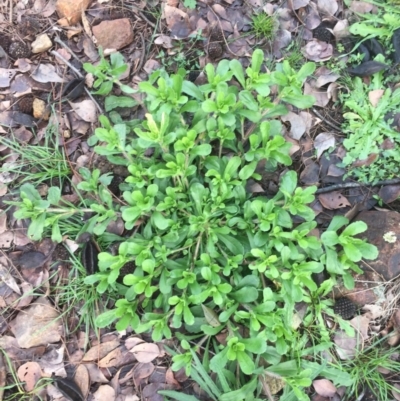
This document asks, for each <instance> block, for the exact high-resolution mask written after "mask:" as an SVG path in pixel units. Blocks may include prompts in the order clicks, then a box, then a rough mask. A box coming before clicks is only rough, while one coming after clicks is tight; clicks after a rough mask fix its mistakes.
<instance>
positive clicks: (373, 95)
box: [368, 89, 385, 107]
mask: <svg viewBox="0 0 400 401" xmlns="http://www.w3.org/2000/svg"><path fill="white" fill-rule="evenodd" d="M384 93H385V91H384V90H383V89H375V90H372V91H370V92H369V93H368V99H369V102H370V103H371V104H372V106H373V107H376V106H377V105H378V103H379V100H381V97H382V96H383V94H384Z"/></svg>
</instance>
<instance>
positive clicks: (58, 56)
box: [50, 50, 103, 113]
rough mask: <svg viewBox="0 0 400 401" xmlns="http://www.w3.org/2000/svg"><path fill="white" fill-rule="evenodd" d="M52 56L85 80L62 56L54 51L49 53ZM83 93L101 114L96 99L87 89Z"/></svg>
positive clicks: (101, 111)
mask: <svg viewBox="0 0 400 401" xmlns="http://www.w3.org/2000/svg"><path fill="white" fill-rule="evenodd" d="M50 53H51V54H52V55H53V56H55V57H56V58H58V59H59V60H61V61H62V62H63V63H65V64H66V65H67V66H68V67H69V68H71V70H72V71H74V72H75V74H76V75H77V76H78V77H79V78H85V77H84V76H83V75H82V74H81V73H80V71H79V70H77V69H76V68H75V67H74V66H73V65H72V64H71V63H70V62H69V61H67V60H66V59H65V58H64V57H63V56H61V54H60V53H57V52H56V51H55V50H52V51H51V52H50ZM85 92H86V93H87V94H88V95H89V97H90V99H92V101H93V102H94V104H95V105H96V107H97V110H99V112H100V113H103V110H102V108H101V107H100V105H99V104H98V103H97V102H96V99H95V98H94V97H93V96H92V94H91V93H90V91H89V89H88V88H86V87H85Z"/></svg>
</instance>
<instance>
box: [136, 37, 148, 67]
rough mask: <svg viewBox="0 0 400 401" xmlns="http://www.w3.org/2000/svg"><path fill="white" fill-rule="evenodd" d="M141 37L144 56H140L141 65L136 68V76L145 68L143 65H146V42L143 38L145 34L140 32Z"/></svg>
mask: <svg viewBox="0 0 400 401" xmlns="http://www.w3.org/2000/svg"><path fill="white" fill-rule="evenodd" d="M139 35H140V39H142V49H143V50H142V54H141V55H140V61H139V64H138V66H137V67H136V70H135V72H134V74H136V73H137V72H139V71H140V70H141V69H142V67H143V65H144V60H145V58H146V42H145V40H144V36H143V33H142V32H139Z"/></svg>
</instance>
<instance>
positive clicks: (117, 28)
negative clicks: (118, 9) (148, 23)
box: [92, 18, 133, 50]
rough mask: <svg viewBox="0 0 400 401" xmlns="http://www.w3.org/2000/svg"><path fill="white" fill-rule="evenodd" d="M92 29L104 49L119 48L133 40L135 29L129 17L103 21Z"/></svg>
mask: <svg viewBox="0 0 400 401" xmlns="http://www.w3.org/2000/svg"><path fill="white" fill-rule="evenodd" d="M92 31H93V35H94V36H95V38H96V39H97V44H98V45H99V46H102V47H103V50H105V49H116V50H119V49H122V48H123V47H125V46H128V45H129V44H131V43H132V42H133V30H132V26H131V23H130V21H129V19H128V18H121V19H115V20H112V21H103V22H101V23H100V24H99V25H96V26H94V27H93V28H92Z"/></svg>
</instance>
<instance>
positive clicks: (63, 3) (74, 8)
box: [56, 0, 92, 25]
mask: <svg viewBox="0 0 400 401" xmlns="http://www.w3.org/2000/svg"><path fill="white" fill-rule="evenodd" d="M91 2H92V0H58V1H57V4H56V10H57V14H58V15H59V17H60V18H65V19H66V20H67V21H68V23H69V25H76V24H77V23H78V22H79V21H80V20H81V15H82V11H85V10H86V9H87V8H88V7H89V4H90V3H91Z"/></svg>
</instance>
